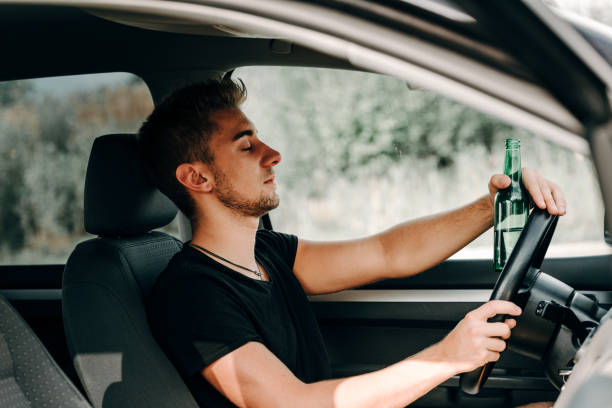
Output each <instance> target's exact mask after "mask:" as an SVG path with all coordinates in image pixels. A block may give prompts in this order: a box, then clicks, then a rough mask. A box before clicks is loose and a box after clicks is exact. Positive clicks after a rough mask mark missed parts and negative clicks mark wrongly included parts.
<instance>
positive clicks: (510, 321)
mask: <svg viewBox="0 0 612 408" xmlns="http://www.w3.org/2000/svg"><path fill="white" fill-rule="evenodd" d="M504 323H506V326H508V327H509V328H510V329H514V328H515V327H516V320H514V319H506V321H505V322H504Z"/></svg>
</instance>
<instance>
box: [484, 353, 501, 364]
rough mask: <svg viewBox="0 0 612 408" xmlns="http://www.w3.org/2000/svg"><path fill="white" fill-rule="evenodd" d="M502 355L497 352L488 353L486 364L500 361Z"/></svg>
mask: <svg viewBox="0 0 612 408" xmlns="http://www.w3.org/2000/svg"><path fill="white" fill-rule="evenodd" d="M499 357H500V354H499V353H498V352H497V351H487V354H486V356H485V362H487V363H489V362H491V361H497V360H499Z"/></svg>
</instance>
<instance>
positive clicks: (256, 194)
mask: <svg viewBox="0 0 612 408" xmlns="http://www.w3.org/2000/svg"><path fill="white" fill-rule="evenodd" d="M211 119H212V120H213V121H214V122H215V124H216V125H217V130H216V131H215V132H213V135H212V137H211V139H210V142H209V143H210V145H209V146H210V149H211V151H212V153H213V156H214V161H213V163H212V164H211V165H209V167H210V169H211V171H212V173H213V178H214V184H215V187H214V191H215V193H216V195H217V198H218V199H219V201H221V203H223V204H224V205H225V206H226V207H227V208H230V209H232V210H234V211H235V212H236V213H238V214H240V215H244V216H250V217H260V216H262V215H264V214H266V213H267V212H268V211H270V210H272V209H274V208H276V207H278V204H279V198H278V194H277V193H276V182H275V179H274V172H273V170H272V168H273V167H274V166H276V165H277V164H278V163H279V162H280V160H281V155H280V153H279V152H277V151H276V150H274V149H272V148H270V147H269V146H268V145H266V144H265V143H263V142H262V141H261V140H259V138H258V137H257V130H256V129H255V126H253V124H252V123H251V122H250V121H249V120H248V119H247V117H246V116H245V115H244V114H243V113H242V111H241V110H240V109H238V108H231V109H225V110H222V111H218V112H215V113H214V114H213V115H212V116H211Z"/></svg>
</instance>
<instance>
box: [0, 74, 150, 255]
mask: <svg viewBox="0 0 612 408" xmlns="http://www.w3.org/2000/svg"><path fill="white" fill-rule="evenodd" d="M152 109H153V102H152V99H151V96H150V94H149V91H148V89H147V87H146V85H145V84H144V83H143V82H142V81H141V80H140V79H139V78H138V77H135V76H133V75H131V74H125V73H115V74H97V75H80V76H70V77H57V78H44V79H33V80H24V81H13V82H1V83H0V264H3V265H6V264H58V263H65V261H66V259H67V258H68V255H69V254H70V252H71V251H72V249H73V248H74V246H75V245H76V243H77V242H79V241H82V240H84V239H87V238H88V237H89V236H88V234H87V233H86V232H85V231H84V228H83V188H84V181H85V171H86V168H87V160H88V158H89V153H90V149H91V145H92V143H93V140H94V139H95V138H96V137H98V136H100V135H102V134H105V133H114V132H135V131H137V130H138V128H139V126H140V124H141V123H142V121H143V120H144V119H145V118H146V116H147V115H148V114H149V113H150V112H151V110H152Z"/></svg>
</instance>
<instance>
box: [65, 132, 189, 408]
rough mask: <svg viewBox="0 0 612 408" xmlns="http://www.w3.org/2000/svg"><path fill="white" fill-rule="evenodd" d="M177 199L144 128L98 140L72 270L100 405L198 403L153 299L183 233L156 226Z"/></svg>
mask: <svg viewBox="0 0 612 408" xmlns="http://www.w3.org/2000/svg"><path fill="white" fill-rule="evenodd" d="M176 213H177V209H176V207H175V206H174V204H173V203H172V202H171V201H170V200H169V199H168V198H167V197H166V196H164V195H163V194H161V193H160V192H159V191H158V190H157V189H156V188H155V187H153V186H152V184H151V183H150V182H149V181H148V180H147V178H146V176H145V173H144V169H143V168H142V165H141V162H140V157H139V154H138V144H137V136H136V135H134V134H113V135H106V136H101V137H99V138H97V139H96V140H95V141H94V144H93V147H92V151H91V155H90V157H89V164H88V167H87V176H86V180H85V230H86V231H87V232H89V233H90V234H94V235H97V237H96V238H93V239H89V240H87V241H84V242H81V243H80V244H78V245H77V247H76V248H75V249H74V251H73V252H72V254H71V255H70V258H69V259H68V262H67V264H66V269H65V271H64V276H63V284H62V288H63V291H62V309H63V318H64V328H65V331H66V338H67V341H68V349H69V351H70V354H71V355H72V358H73V362H74V365H75V368H76V370H77V373H78V375H79V377H80V379H81V382H82V384H83V386H84V388H85V390H86V392H87V395H88V396H89V398H90V401H91V402H92V404H93V405H94V407H96V408H98V407H104V408H118V407H130V408H138V407H197V404H196V402H195V400H194V399H193V397H192V395H191V393H190V392H189V390H188V388H187V387H186V385H185V383H184V382H183V380H182V379H181V377H180V376H179V374H178V372H177V370H176V369H175V368H174V366H173V365H172V364H171V363H170V361H169V360H168V359H167V357H166V356H165V354H164V353H163V351H162V350H161V348H160V347H159V346H158V344H157V343H156V341H155V339H154V338H153V336H152V334H151V330H150V328H149V325H148V320H147V314H146V306H145V304H146V303H145V302H146V300H147V298H148V296H149V295H150V292H151V289H152V286H153V285H154V283H155V282H156V280H157V277H158V276H159V274H160V273H161V272H162V271H163V270H164V268H165V267H166V265H167V264H168V261H169V260H170V258H171V257H172V256H173V255H174V254H175V253H176V252H178V251H179V250H180V249H181V246H182V243H181V241H179V240H177V239H175V238H173V237H172V236H170V235H168V234H165V233H163V232H158V231H152V230H154V229H155V228H159V227H161V226H164V225H166V224H168V223H170V222H171V221H172V219H173V218H174V217H175V215H176Z"/></svg>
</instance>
